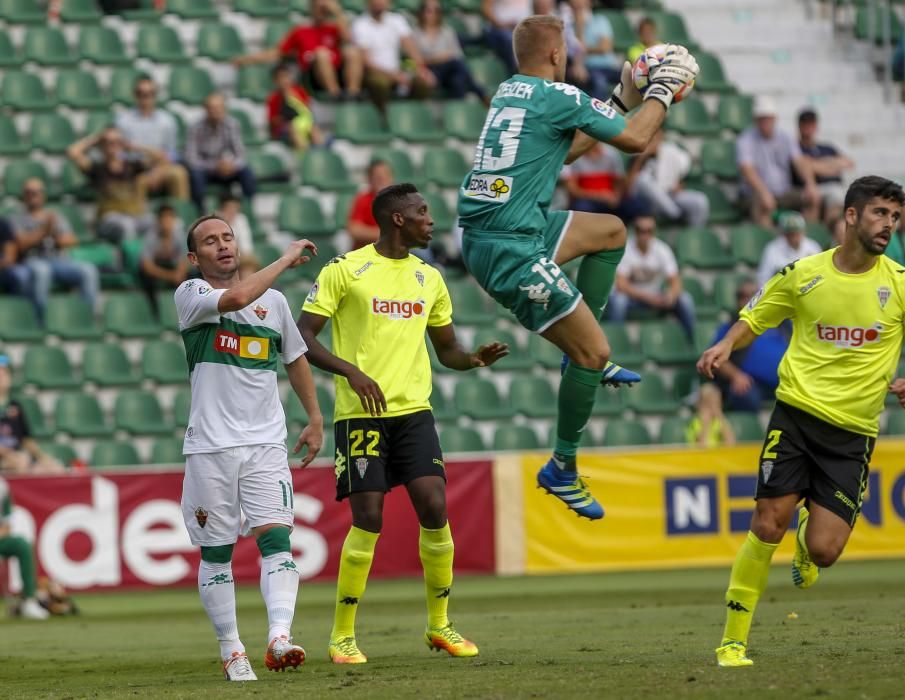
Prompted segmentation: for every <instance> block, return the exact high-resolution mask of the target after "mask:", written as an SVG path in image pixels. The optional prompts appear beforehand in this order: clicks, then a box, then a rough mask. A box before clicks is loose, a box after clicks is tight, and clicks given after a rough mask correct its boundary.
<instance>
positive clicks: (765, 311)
mask: <svg viewBox="0 0 905 700" xmlns="http://www.w3.org/2000/svg"><path fill="white" fill-rule="evenodd" d="M796 277H797V273H796V271H795V263H792V264H791V265H786V266H785V267H784V268H783V269H782V270H780V271H779V272H777V273H776V274H775V275H773V277H771V278H770V279H769V280H768V281H767V283H766V284H765V285H764V286H763V287H761V288H760V289H759V290H758V291H757V293H756V294H755V295H754V296H753V297H751V300H750V301H749V302H748V303H747V304H746V305H745V308H743V309H742V310H741V311H740V312H739V318H740V319H741V320H742V321H744V322H745V323H747V324H748V327H749V328H750V329H751V330H752V331H753V332H754V333H755V334H756V335H760V334H761V333H763V332H764V331H766V330H767V329H768V328H776V326H778V325H779V324H780V323H782V322H783V321H785V320H786V319H787V318H791V317H792V316H793V315H794V314H795V296H794V289H795V279H796Z"/></svg>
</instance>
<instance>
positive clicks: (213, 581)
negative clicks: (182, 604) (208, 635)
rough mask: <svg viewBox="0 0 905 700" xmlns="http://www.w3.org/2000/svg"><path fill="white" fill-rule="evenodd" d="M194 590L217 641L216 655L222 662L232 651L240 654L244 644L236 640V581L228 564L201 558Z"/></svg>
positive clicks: (237, 628)
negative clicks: (218, 653)
mask: <svg viewBox="0 0 905 700" xmlns="http://www.w3.org/2000/svg"><path fill="white" fill-rule="evenodd" d="M198 592H199V593H200V594H201V604H202V605H203V606H204V611H205V612H206V613H207V616H208V617H209V618H210V621H211V623H212V624H213V625H214V632H215V633H216V634H217V641H219V642H220V658H222V659H223V660H224V661H226V660H227V659H228V658H229V657H230V656H232V654H233V652H235V651H237V652H239V653H240V654H244V653H245V647H244V646H242V642H241V641H239V625H238V623H237V622H236V584H235V583H233V566H232V564H231V563H226V564H212V563H211V562H209V561H204V560H203V559H202V560H201V566H199V567H198Z"/></svg>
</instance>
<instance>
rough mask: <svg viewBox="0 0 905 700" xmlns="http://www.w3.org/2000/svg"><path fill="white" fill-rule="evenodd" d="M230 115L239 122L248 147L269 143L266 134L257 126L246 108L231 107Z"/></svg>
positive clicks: (244, 141)
mask: <svg viewBox="0 0 905 700" xmlns="http://www.w3.org/2000/svg"><path fill="white" fill-rule="evenodd" d="M229 115H230V116H231V117H232V118H233V119H235V120H236V121H237V122H239V128H240V129H241V130H242V141H243V143H244V144H245V146H246V147H248V146H262V145H264V144H265V143H267V139H266V138H265V136H264V134H262V133H261V131H260V130H259V129H258V127H257V126H255V123H254V121H252V118H251V117H250V116H249V115H248V112H246V111H245V110H244V109H231V110H229Z"/></svg>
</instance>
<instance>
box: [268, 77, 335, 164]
mask: <svg viewBox="0 0 905 700" xmlns="http://www.w3.org/2000/svg"><path fill="white" fill-rule="evenodd" d="M270 76H271V78H272V79H273V85H274V87H275V88H276V89H275V90H274V91H273V92H272V93H270V97H268V98H267V124H268V126H269V127H270V138H272V139H275V140H278V141H285V142H286V143H288V144H289V145H290V146H292V147H293V148H294V149H295V150H296V152H298V153H304V152H305V151H306V150H308V146H311V145H314V146H320V145H322V144H323V143H324V134H323V132H322V131H321V130H320V128H319V127H318V126H317V124H315V123H314V113H313V112H312V111H311V109H310V108H309V107H308V105H309V104H310V102H311V98H310V97H309V96H308V93H307V92H305V90H304V89H303V88H302V87H300V86H299V85H296V84H294V83H293V82H292V71H291V70H290V68H289V66H287V65H284V64H279V65H277V66H275V67H274V69H273V70H272V71H271V73H270Z"/></svg>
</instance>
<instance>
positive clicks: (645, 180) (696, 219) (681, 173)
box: [632, 130, 710, 226]
mask: <svg viewBox="0 0 905 700" xmlns="http://www.w3.org/2000/svg"><path fill="white" fill-rule="evenodd" d="M691 163H692V159H691V155H690V154H689V153H688V152H687V151H685V150H683V149H681V148H679V146H677V145H676V144H674V143H672V142H670V141H664V140H663V131H662V130H661V131H659V132H657V134H656V135H655V136H654V138H652V139H651V141H650V143H649V144H648V146H647V148H646V149H644V151H643V152H642V153H641V154H640V155H638V156H637V157H636V162H635V163H633V164H632V165H633V167H634V168H638V169H640V172H639V174H638V178H637V180H636V183H637V190H638V193H639V194H640V195H641V196H642V197H643V198H644V199H645V200H647V201H648V202H649V203H650V205H651V207H652V208H653V212H654V214H655V215H656V216H660V217H663V218H665V219H668V220H669V221H670V222H673V223H685V224H688V225H689V226H704V225H705V224H706V223H707V219H708V218H709V217H710V200H708V199H707V195H706V194H704V193H703V192H696V191H695V190H686V189H685V188H684V186H683V185H682V180H683V179H684V178H685V177H686V176H687V175H688V173H689V172H690V171H691Z"/></svg>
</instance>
